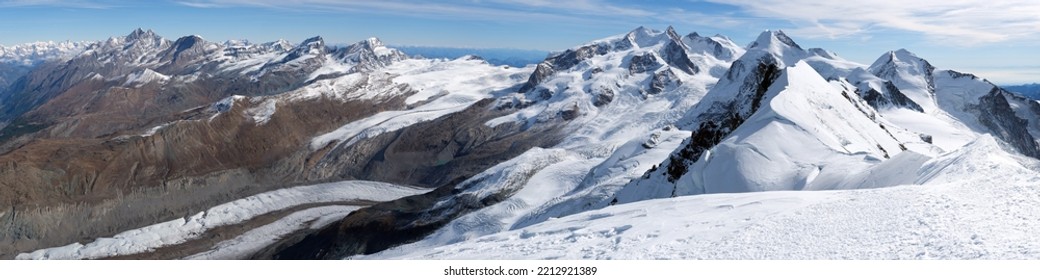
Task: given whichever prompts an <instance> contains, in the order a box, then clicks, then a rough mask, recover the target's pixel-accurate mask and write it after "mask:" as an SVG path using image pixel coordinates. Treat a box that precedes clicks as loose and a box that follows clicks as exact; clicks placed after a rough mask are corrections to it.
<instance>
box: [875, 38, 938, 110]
mask: <svg viewBox="0 0 1040 280" xmlns="http://www.w3.org/2000/svg"><path fill="white" fill-rule="evenodd" d="M867 71H869V72H870V73H873V74H874V75H875V76H877V77H878V78H881V79H885V80H889V81H891V82H892V83H893V84H894V85H895V86H896V87H898V88H899V89H900V90H901V91H903V92H904V93H906V95H907V97H910V99H913V100H914V102H916V103H917V104H920V105H921V107H922V108H923V109H924V111H925V112H930V111H932V110H934V109H935V107H936V105H935V103H936V101H935V96H934V94H935V78H934V72H935V67H934V66H932V64H931V63H929V62H928V61H927V60H924V59H923V58H921V57H919V56H917V55H916V54H914V53H912V52H910V51H907V50H906V49H899V50H895V51H889V52H887V53H885V54H883V55H881V57H879V58H878V59H877V60H875V61H874V63H873V64H871V65H870V67H869V68H867Z"/></svg>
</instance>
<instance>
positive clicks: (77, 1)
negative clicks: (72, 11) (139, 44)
mask: <svg viewBox="0 0 1040 280" xmlns="http://www.w3.org/2000/svg"><path fill="white" fill-rule="evenodd" d="M116 4H117V3H115V1H96V0H93V1H92V0H2V1H0V7H31V6H50V7H66V8H83V9H107V8H112V7H116V6H117V5H116Z"/></svg>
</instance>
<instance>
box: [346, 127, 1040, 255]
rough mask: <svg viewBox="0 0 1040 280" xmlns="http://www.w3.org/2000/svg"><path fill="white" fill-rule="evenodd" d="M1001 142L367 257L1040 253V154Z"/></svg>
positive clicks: (592, 213)
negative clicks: (835, 187)
mask: <svg viewBox="0 0 1040 280" xmlns="http://www.w3.org/2000/svg"><path fill="white" fill-rule="evenodd" d="M999 145H1000V144H998V142H997V141H995V140H994V139H993V138H992V137H990V136H988V135H984V136H982V137H980V138H979V139H977V140H975V141H973V142H971V143H969V144H968V145H967V146H965V147H963V148H961V149H958V150H956V151H954V152H950V153H947V154H943V155H941V156H939V157H937V158H932V159H929V160H926V161H924V162H916V163H912V162H913V161H912V160H911V161H904V162H903V163H902V164H904V165H903V166H902V167H903V168H904V170H902V171H905V172H903V174H902V175H898V176H900V177H903V178H905V179H912V180H910V181H907V182H904V183H905V184H908V185H902V186H896V187H890V188H880V189H864V190H842V191H815V192H799V191H780V192H755V193H739V194H708V195H698V196H686V197H677V198H669V199H657V200H646V201H640V202H634V203H629V204H620V205H615V206H610V207H607V208H604V209H600V210H594V211H589V212H584V213H579V214H575V215H571V216H566V217H563V218H559V219H550V220H548V221H546V222H543V223H539V224H536V225H532V226H530V227H525V228H522V229H516V230H511V231H506V232H501V233H497V234H491V235H487V236H482V237H478V238H473V239H470V240H466V241H463V242H459V243H454V244H450V245H446V246H432V247H428V248H421V249H419V248H415V247H414V246H402V247H398V248H396V249H391V250H388V251H385V252H382V253H379V254H375V255H369V256H358V257H357V258H363V259H367V258H371V259H384V258H403V259H1036V258H1040V239H1038V238H1036V237H1035V235H1036V234H1035V233H1036V232H1037V231H1040V174H1038V173H1037V172H1036V171H1033V170H1036V168H1037V165H1038V162H1037V161H1036V160H1034V159H1031V158H1025V157H1020V156H1015V155H1011V154H1008V153H1007V152H1004V151H1003V150H1002V149H1001V147H1000V146H999ZM906 154H909V153H906ZM893 160H897V161H899V160H898V159H897V158H894V159H893ZM890 174H894V173H890ZM981 174H985V175H984V176H979V175H981ZM875 175H876V176H878V177H884V176H886V175H885V174H875ZM911 177H912V178H911ZM909 184H914V185H909ZM918 184H922V185H918Z"/></svg>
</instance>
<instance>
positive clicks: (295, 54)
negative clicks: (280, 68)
mask: <svg viewBox="0 0 1040 280" xmlns="http://www.w3.org/2000/svg"><path fill="white" fill-rule="evenodd" d="M326 52H327V50H326V48H325V39H322V38H321V36H315V37H311V38H308V39H307V40H303V42H301V43H300V44H299V45H296V47H295V48H293V49H292V50H291V51H289V54H286V55H285V58H282V63H285V62H289V61H292V60H296V59H298V58H301V57H305V56H312V57H318V56H324V55H325V54H326Z"/></svg>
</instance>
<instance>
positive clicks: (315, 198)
mask: <svg viewBox="0 0 1040 280" xmlns="http://www.w3.org/2000/svg"><path fill="white" fill-rule="evenodd" d="M426 191H427V190H424V189H418V188H413V187H405V186H398V185H393V184H387V183H380V182H367V181H344V182H337V183H327V184H319V185H310V186H300V187H294V188H288V189H281V190H276V191H271V192H266V193H262V194H258V195H254V196H250V197H246V198H243V199H239V200H235V201H232V202H228V203H224V204H221V205H217V206H214V207H213V208H210V209H209V210H206V211H203V212H199V213H198V214H195V215H193V216H191V217H185V218H180V219H176V220H172V221H169V222H165V223H159V224H155V225H151V226H147V227H143V228H139V229H134V230H129V231H125V232H123V233H120V234H116V235H115V236H113V237H108V238H99V239H97V240H95V241H94V242H91V243H88V244H86V245H83V244H80V243H73V244H69V245H66V246H63V247H56V248H48V249H40V250H36V251H34V252H32V253H23V254H19V255H18V256H17V257H16V258H17V259H97V258H105V257H112V256H118V255H131V254H137V253H143V252H148V251H151V250H154V249H156V248H160V247H164V246H169V245H174V244H180V243H183V242H186V241H189V240H193V239H195V238H197V237H198V236H199V235H201V234H202V233H204V232H206V231H208V230H211V229H214V228H217V227H220V226H224V225H233V224H238V223H242V222H245V221H248V220H250V219H252V218H253V217H256V216H259V215H263V214H266V213H271V212H274V211H278V210H282V209H287V208H290V207H294V206H298V205H304V204H310V203H324V202H342V201H348V202H349V201H358V200H366V201H387V200H394V199H398V198H401V197H405V196H410V195H416V194H421V193H423V192H426ZM330 209H331V210H334V211H329V210H330ZM354 209H356V207H352V208H314V209H309V210H305V211H301V212H297V213H294V214H292V215H290V216H288V217H286V218H283V219H282V220H279V221H278V222H275V223H274V224H272V225H268V226H265V227H263V228H259V229H255V230H254V231H260V232H264V233H268V234H274V235H275V236H267V238H272V239H273V238H277V236H278V235H279V234H285V231H286V230H287V229H293V228H298V227H299V225H300V224H303V223H304V222H306V221H310V220H314V219H317V218H319V217H323V216H326V215H346V213H349V211H353V210H354ZM344 212H346V213H344ZM323 220H325V219H323ZM324 223H328V221H325V222H324ZM257 234H258V233H254V232H250V233H247V234H245V235H243V236H239V237H238V239H242V240H251V241H257V242H259V241H261V240H263V237H257V236H256V235H257ZM272 239H268V240H267V242H270V241H273V240H272ZM246 245H248V244H246ZM241 246H244V245H242V244H236V242H234V241H232V242H228V243H224V244H221V245H218V247H220V248H218V249H219V250H216V251H214V252H213V254H214V256H222V254H223V255H227V254H231V252H232V251H235V252H240V251H243V250H244V249H242V248H238V247H241Z"/></svg>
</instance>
